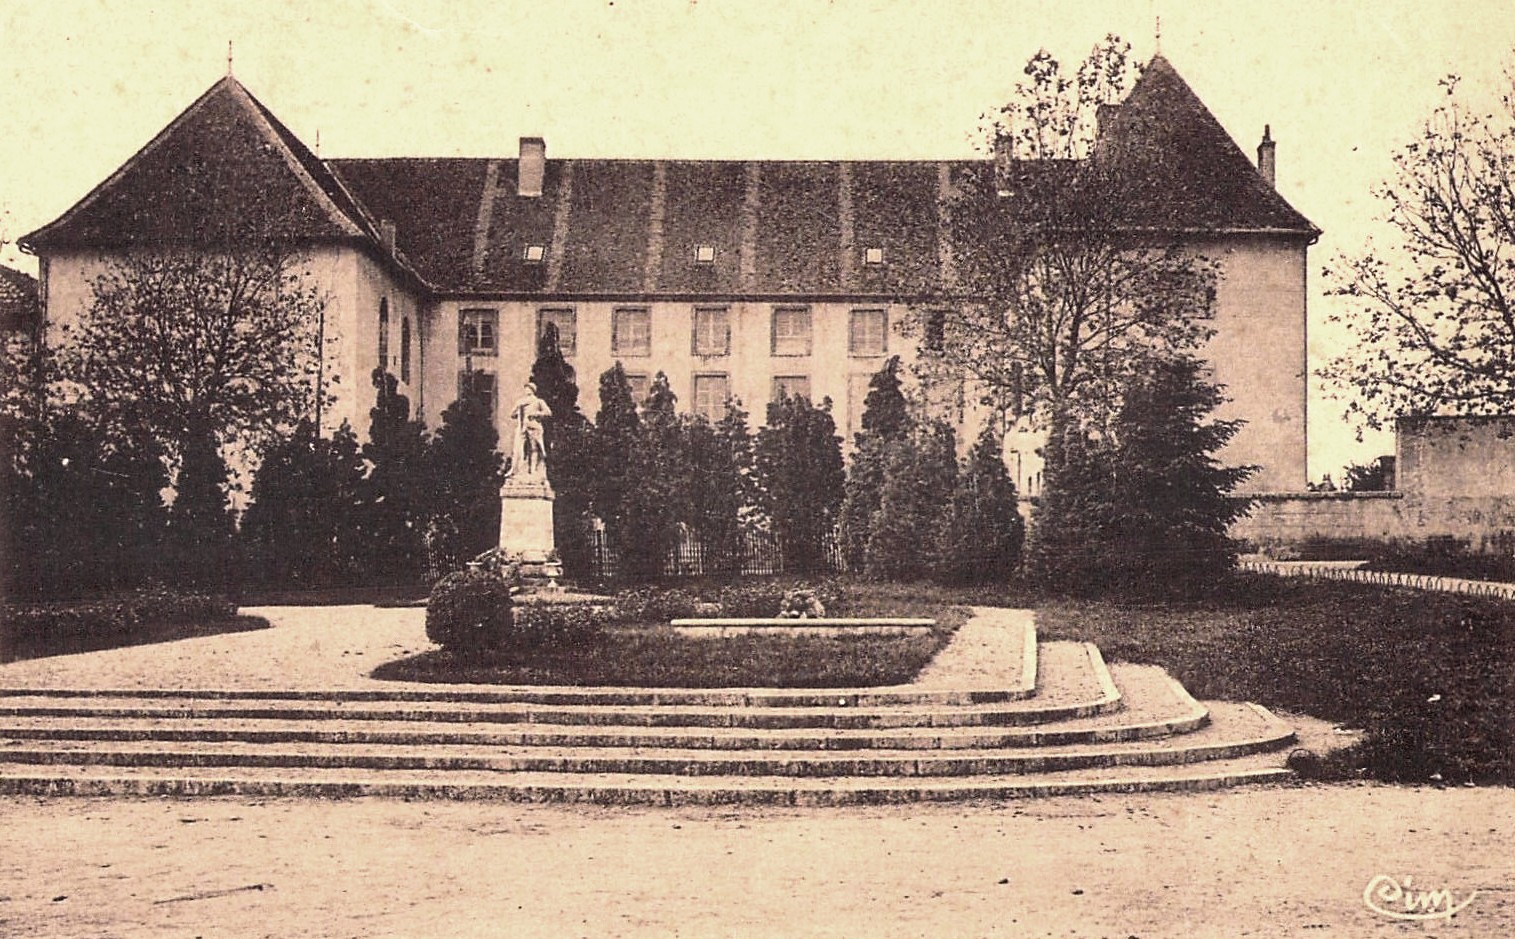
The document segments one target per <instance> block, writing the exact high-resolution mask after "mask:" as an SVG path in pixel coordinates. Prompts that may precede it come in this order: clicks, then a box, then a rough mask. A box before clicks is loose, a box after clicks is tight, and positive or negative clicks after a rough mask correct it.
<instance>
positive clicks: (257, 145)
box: [21, 76, 376, 250]
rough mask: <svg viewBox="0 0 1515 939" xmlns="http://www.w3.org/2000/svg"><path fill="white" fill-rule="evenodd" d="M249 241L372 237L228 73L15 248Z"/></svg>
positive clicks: (343, 197)
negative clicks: (273, 236)
mask: <svg viewBox="0 0 1515 939" xmlns="http://www.w3.org/2000/svg"><path fill="white" fill-rule="evenodd" d="M166 193H172V194H173V197H172V198H165V197H164V195H165V194H166ZM250 234H251V235H258V236H261V235H265V234H277V235H279V236H283V237H292V238H301V239H310V240H325V239H351V238H367V239H372V238H374V237H375V236H376V233H375V232H374V230H373V227H372V224H371V223H370V222H369V220H368V219H367V218H366V217H365V215H364V213H363V210H362V208H361V207H360V206H359V205H358V204H357V203H356V202H355V201H354V200H353V199H352V198H351V196H350V195H348V194H347V192H346V191H345V190H344V189H343V188H342V186H341V184H340V183H339V182H338V181H337V180H336V179H335V178H334V177H333V176H332V175H331V173H330V172H328V170H327V169H326V167H325V165H324V164H322V162H321V161H320V160H319V159H318V158H316V156H315V155H314V154H312V153H311V152H310V151H309V150H308V149H307V148H306V147H305V145H304V144H302V143H301V142H300V141H299V139H298V138H296V137H295V135H294V134H292V133H290V131H289V130H288V129H287V128H286V127H284V125H283V124H281V123H280V122H279V121H278V120H277V119H276V118H275V117H274V116H273V114H271V113H270V112H269V111H268V109H267V108H265V107H264V106H263V105H262V104H261V103H259V102H258V101H257V99H255V98H253V96H252V95H251V94H249V93H248V91H247V89H246V88H244V87H242V85H241V84H240V83H239V82H238V81H237V80H236V79H235V78H232V77H231V76H227V77H225V78H223V79H221V80H220V81H218V82H216V83H215V84H214V85H212V86H211V88H210V89H209V90H208V91H206V92H205V94H203V95H201V96H200V97H199V99H198V100H196V101H195V103H194V104H191V105H190V106H189V107H188V108H187V109H186V110H185V111H184V112H183V113H182V114H180V115H179V116H178V117H176V118H175V119H174V120H173V121H172V122H171V123H170V124H169V125H168V126H167V127H166V128H164V129H163V131H162V132H160V133H159V134H158V135H157V136H156V137H154V138H153V139H152V140H151V141H150V142H148V144H147V145H146V146H144V147H143V148H142V149H141V150H139V151H138V152H137V153H136V155H134V156H133V157H132V158H131V159H130V160H127V161H126V163H125V164H123V165H122V166H121V168H120V169H118V170H116V172H115V173H113V174H111V176H110V177H109V178H108V179H106V180H105V181H104V182H103V183H101V184H100V185H99V186H96V187H95V189H94V190H93V191H91V192H90V193H89V194H88V195H87V196H85V197H84V198H83V199H82V200H80V201H79V202H78V204H76V205H75V206H74V207H73V208H71V209H69V210H68V211H67V212H65V213H64V214H63V216H62V217H61V218H59V219H58V220H57V221H55V222H53V223H52V224H50V225H47V226H45V227H43V228H41V229H39V230H37V231H35V232H32V233H31V234H29V235H27V236H26V237H24V238H23V239H21V243H22V244H23V246H25V247H28V248H31V249H33V250H47V249H53V248H59V247H68V246H73V245H83V246H91V247H122V246H129V245H143V244H175V243H189V244H200V243H217V242H221V241H232V240H236V239H238V238H239V237H245V236H248V235H250Z"/></svg>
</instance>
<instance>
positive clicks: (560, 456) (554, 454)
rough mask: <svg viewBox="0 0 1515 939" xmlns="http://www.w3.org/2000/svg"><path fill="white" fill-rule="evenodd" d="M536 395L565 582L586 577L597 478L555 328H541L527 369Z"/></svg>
mask: <svg viewBox="0 0 1515 939" xmlns="http://www.w3.org/2000/svg"><path fill="white" fill-rule="evenodd" d="M531 381H532V383H533V384H535V385H536V388H537V395H538V396H539V397H541V399H542V400H543V401H545V402H547V407H548V408H549V409H550V410H551V411H552V415H551V416H550V417H549V418H547V419H546V420H545V421H543V427H542V430H543V437H544V439H545V442H546V444H547V453H548V457H547V481H548V482H549V483H551V484H552V490H553V495H554V499H553V503H552V527H553V539H554V541H555V542H556V544H557V547H558V555H559V557H560V558H561V559H562V561H563V569H564V571H565V572H566V573H567V574H568V576H570V577H582V576H585V575H586V574H588V573H589V567H590V558H589V541H588V525H589V513H590V501H591V493H592V489H593V481H594V479H595V475H596V466H597V464H596V461H595V447H594V438H593V434H594V427H593V426H592V425H591V424H590V423H589V419H588V418H587V417H585V416H584V413H583V411H581V410H580V409H579V385H578V376H577V374H576V373H575V372H574V369H573V366H572V365H569V364H568V361H567V360H566V359H564V358H563V350H562V348H561V347H559V345H558V328H557V326H556V325H554V324H552V323H547V324H546V325H544V326H543V327H542V334H541V336H539V337H538V338H537V357H536V361H535V362H533V363H532V366H531Z"/></svg>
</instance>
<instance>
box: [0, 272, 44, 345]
mask: <svg viewBox="0 0 1515 939" xmlns="http://www.w3.org/2000/svg"><path fill="white" fill-rule="evenodd" d="M41 315H42V309H41V307H40V306H39V305H38V302H37V278H35V277H33V276H32V275H30V274H28V273H26V272H25V271H18V270H16V269H15V268H13V267H5V266H4V265H0V332H15V331H16V330H30V329H32V328H33V327H35V326H36V325H37V321H38V319H39V318H40V317H41Z"/></svg>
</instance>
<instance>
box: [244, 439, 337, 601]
mask: <svg viewBox="0 0 1515 939" xmlns="http://www.w3.org/2000/svg"><path fill="white" fill-rule="evenodd" d="M364 472H365V467H364V465H363V458H362V455H361V453H360V451H359V448H358V438H357V435H356V434H354V433H353V430H352V427H351V426H350V425H348V424H347V423H346V422H345V421H344V422H343V423H342V426H341V427H340V428H338V430H337V432H336V433H335V434H333V435H332V437H331V439H330V440H327V439H324V438H322V437H318V436H317V435H316V431H315V425H314V424H312V423H311V422H309V421H301V422H300V424H299V425H298V426H297V427H296V428H295V432H294V433H293V434H292V435H291V436H290V437H289V438H287V439H286V440H283V441H281V442H280V443H278V444H276V445H275V446H274V447H272V448H271V449H270V450H269V452H268V453H267V454H266V455H265V456H264V458H263V462H262V465H261V466H259V468H258V474H257V476H256V477H255V478H254V480H253V488H252V502H251V504H250V505H249V506H248V507H247V511H246V513H244V515H243V517H242V530H241V534H242V540H243V543H244V544H245V545H246V546H247V551H246V553H247V554H248V556H249V560H250V561H252V562H253V564H254V566H255V567H256V569H257V571H258V572H259V574H260V575H261V576H262V577H263V579H264V580H265V581H267V582H269V583H279V584H290V585H296V586H329V585H336V584H347V583H352V582H354V581H355V580H356V579H357V578H358V575H359V573H360V570H361V569H360V567H359V562H358V558H359V556H360V555H361V550H360V548H359V544H358V538H357V533H356V532H355V531H354V526H353V516H354V513H355V511H356V509H357V506H358V499H359V494H360V492H361V490H362V487H363V475H364Z"/></svg>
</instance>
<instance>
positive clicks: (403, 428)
mask: <svg viewBox="0 0 1515 939" xmlns="http://www.w3.org/2000/svg"><path fill="white" fill-rule="evenodd" d="M373 381H374V387H375V388H377V389H378V397H377V400H376V401H375V403H374V406H373V408H372V409H371V410H370V411H369V412H368V413H369V418H370V423H369V429H368V443H366V444H364V446H363V458H364V459H365V460H366V461H367V462H368V464H369V472H368V478H367V479H366V480H365V481H364V486H363V496H362V500H361V505H360V511H359V513H358V516H359V518H358V524H359V526H360V530H361V531H362V535H363V545H364V558H363V562H364V567H365V568H366V570H367V571H368V573H369V575H370V576H371V577H372V578H373V579H375V580H376V581H379V582H390V583H394V582H402V583H405V582H413V581H416V580H418V579H420V577H421V576H422V574H423V572H424V571H425V567H426V564H425V561H426V552H425V534H426V525H427V522H428V520H429V518H430V515H431V511H430V510H431V505H430V498H429V496H430V489H431V486H430V484H429V482H428V480H427V478H426V474H427V468H428V467H427V460H426V428H425V425H423V424H422V423H421V422H420V421H418V420H411V418H410V399H409V398H407V397H406V396H405V395H402V394H400V393H399V391H398V387H399V385H398V382H396V380H395V377H394V376H393V375H391V374H389V373H388V372H386V371H383V370H380V369H375V370H374V374H373Z"/></svg>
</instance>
